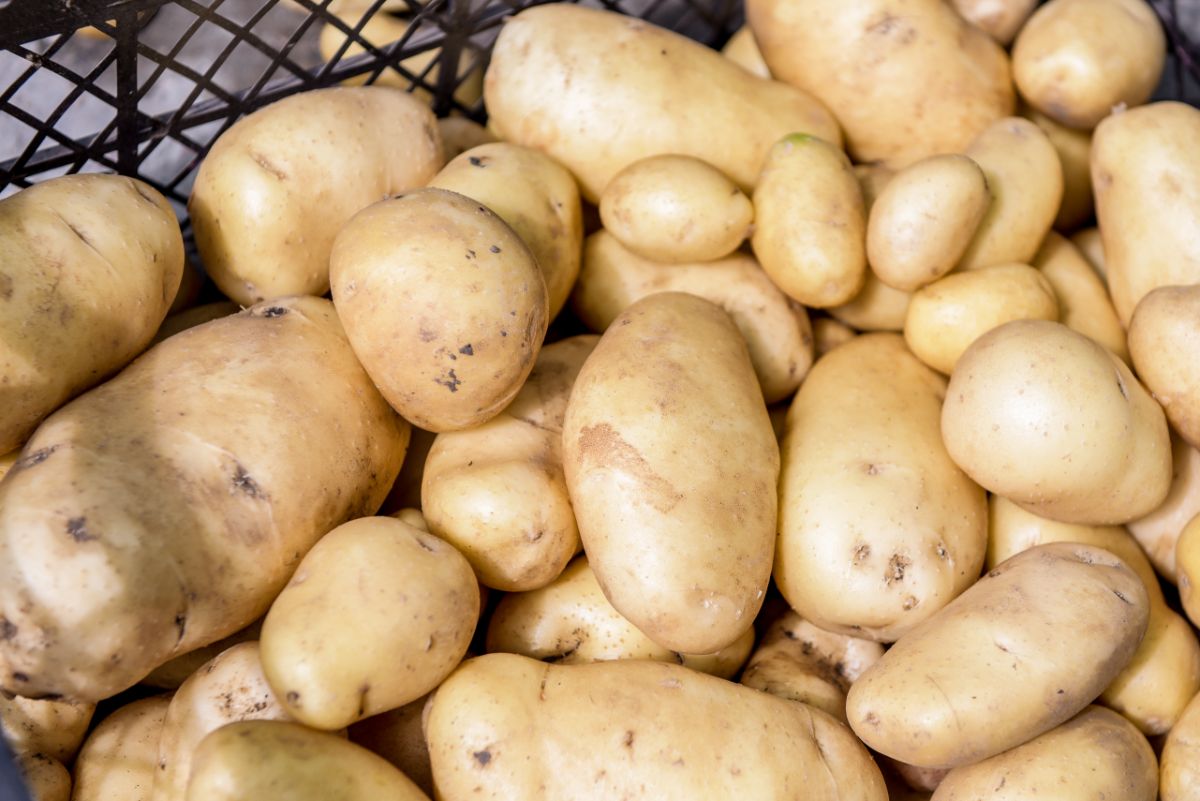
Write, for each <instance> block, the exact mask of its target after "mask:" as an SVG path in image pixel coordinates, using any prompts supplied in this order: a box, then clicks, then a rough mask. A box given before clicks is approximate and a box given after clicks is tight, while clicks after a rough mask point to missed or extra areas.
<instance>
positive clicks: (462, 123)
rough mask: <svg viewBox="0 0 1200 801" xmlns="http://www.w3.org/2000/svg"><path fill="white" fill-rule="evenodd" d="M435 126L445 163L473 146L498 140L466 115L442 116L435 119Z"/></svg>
mask: <svg viewBox="0 0 1200 801" xmlns="http://www.w3.org/2000/svg"><path fill="white" fill-rule="evenodd" d="M437 126H438V133H440V134H441V136H442V150H443V152H444V153H445V154H446V162H447V163H449V162H450V161H452V160H453V159H456V158H458V156H459V154H461V153H465V152H467V151H468V150H470V149H471V148H473V147H479V146H480V145H486V144H489V143H490V142H495V141H498V140H497V139H496V135H495V134H493V133H492V132H491V131H489V130H488V129H487V128H484V127H483V126H482V125H480V124H479V123H477V122H475V120H471V119H467V118H466V117H442V118H440V119H439V120H438V121H437Z"/></svg>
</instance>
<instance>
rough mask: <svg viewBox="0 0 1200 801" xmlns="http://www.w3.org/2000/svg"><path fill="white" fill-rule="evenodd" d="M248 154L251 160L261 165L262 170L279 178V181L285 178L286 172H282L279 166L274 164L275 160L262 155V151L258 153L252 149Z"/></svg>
mask: <svg viewBox="0 0 1200 801" xmlns="http://www.w3.org/2000/svg"><path fill="white" fill-rule="evenodd" d="M249 155H250V160H251V161H253V162H254V163H255V164H257V165H258V166H260V167H262V168H263V170H265V171H266V172H268V173H270V174H271V175H273V176H274V177H275V178H277V179H279V180H280V181H286V180H287V173H286V172H284V171H283V170H282V169H281V168H280V167H279V165H277V164H275V162H273V161H271V160H270V159H269V158H267V157H266V156H264V155H263V154H262V153H259V152H258V151H257V150H252V151H250V154H249Z"/></svg>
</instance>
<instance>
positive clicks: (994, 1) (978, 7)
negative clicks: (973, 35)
mask: <svg viewBox="0 0 1200 801" xmlns="http://www.w3.org/2000/svg"><path fill="white" fill-rule="evenodd" d="M950 5H952V6H954V10H955V11H957V12H958V13H959V16H961V17H962V18H963V19H965V20H966V21H967V22H969V23H971V24H972V25H974V26H975V27H976V28H979V29H980V30H982V31H983V32H984V33H986V34H987V35H988V36H990V37H992V39H994V40H995V41H996V43H997V44H1001V45H1008V43H1009V42H1011V41H1012V40H1013V37H1014V36H1016V35H1017V31H1019V30H1020V29H1021V26H1022V25H1024V24H1025V20H1027V19H1029V15H1030V14H1032V13H1033V9H1034V7H1035V6H1037V0H950Z"/></svg>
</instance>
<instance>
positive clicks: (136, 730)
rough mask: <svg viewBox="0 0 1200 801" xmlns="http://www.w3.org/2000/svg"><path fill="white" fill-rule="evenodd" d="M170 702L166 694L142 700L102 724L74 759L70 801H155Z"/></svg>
mask: <svg viewBox="0 0 1200 801" xmlns="http://www.w3.org/2000/svg"><path fill="white" fill-rule="evenodd" d="M170 702H171V699H170V698H169V697H168V696H165V695H156V696H153V697H151V698H143V699H141V700H140V701H134V702H132V703H129V704H126V705H124V706H122V707H121V708H119V709H117V710H116V711H115V712H113V713H112V714H110V715H109V716H108V717H106V718H104V720H102V721H100V724H99V725H98V726H96V728H95V729H94V730H93V731H92V733H91V734H90V735H88V738H87V741H86V742H85V743H84V744H83V749H82V750H81V751H80V752H79V758H78V759H76V760H75V770H74V779H75V787H74V790H73V793H72V796H71V798H72V801H115V800H116V799H120V801H151V798H150V794H151V793H152V792H153V790H154V774H155V772H156V771H157V769H158V740H159V737H160V736H161V734H162V728H163V721H164V720H166V716H167V706H168V705H169V704H170Z"/></svg>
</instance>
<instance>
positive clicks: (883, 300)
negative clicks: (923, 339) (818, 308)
mask: <svg viewBox="0 0 1200 801" xmlns="http://www.w3.org/2000/svg"><path fill="white" fill-rule="evenodd" d="M911 301H912V293H911V292H906V291H904V290H902V289H895V288H893V287H890V286H888V285H887V284H885V283H883V281H880V280H879V279H878V278H877V277H876V276H875V273H873V272H871V271H870V270H867V272H866V277H865V278H864V280H863V285H862V289H860V290H859V291H858V294H857V295H855V296H854V297H853V298H852V299H851V300H850V301H849V302H848V303H843V304H842V305H840V306H830V307H829V308H828V309H826V311H827V312H829V314H830V315H831V316H833V317H834V318H836V319H838V320H841V321H842V322H843V323H845V324H846V325H848V326H850V327H851V328H855V329H857V330H859V331H864V332H866V331H902V330H904V318H905V316H906V315H907V314H908V304H909V303H910V302H911Z"/></svg>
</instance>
